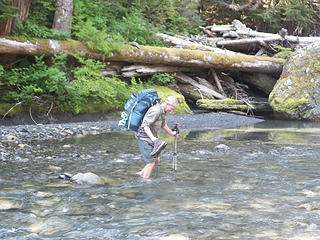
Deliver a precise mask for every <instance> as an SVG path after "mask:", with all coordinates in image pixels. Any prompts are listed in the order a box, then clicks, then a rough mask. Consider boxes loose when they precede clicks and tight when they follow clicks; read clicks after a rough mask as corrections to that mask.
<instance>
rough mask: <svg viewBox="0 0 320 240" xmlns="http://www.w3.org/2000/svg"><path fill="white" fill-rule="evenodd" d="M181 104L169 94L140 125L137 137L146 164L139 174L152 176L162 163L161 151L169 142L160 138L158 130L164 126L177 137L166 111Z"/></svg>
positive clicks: (151, 109)
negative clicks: (167, 119)
mask: <svg viewBox="0 0 320 240" xmlns="http://www.w3.org/2000/svg"><path fill="white" fill-rule="evenodd" d="M178 105H179V102H178V100H177V99H176V98H175V97H174V96H169V97H167V98H166V100H165V101H164V102H163V103H158V104H156V105H154V106H152V107H151V108H149V110H148V111H147V113H146V115H145V116H144V118H143V121H142V124H141V126H140V127H139V129H138V131H137V133H136V138H137V140H138V144H139V149H140V152H141V155H142V158H143V160H144V161H145V163H146V166H145V167H144V168H143V169H142V170H141V171H140V172H138V173H137V174H139V175H140V176H141V177H143V178H150V176H151V173H152V170H153V168H154V166H155V165H157V164H159V163H160V152H161V151H162V150H163V149H164V148H165V147H166V145H167V143H166V142H163V141H161V140H160V139H159V138H158V131H159V130H160V128H163V129H164V130H165V131H166V132H167V133H168V134H169V135H170V136H172V137H175V136H176V134H177V133H176V132H175V131H172V130H171V129H170V128H169V127H168V125H167V123H166V113H168V112H173V111H174V110H175V109H176V107H177V106H178Z"/></svg>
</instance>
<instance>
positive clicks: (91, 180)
mask: <svg viewBox="0 0 320 240" xmlns="http://www.w3.org/2000/svg"><path fill="white" fill-rule="evenodd" d="M71 181H74V182H76V183H78V184H103V180H102V179H101V178H100V177H99V176H98V175H96V174H94V173H91V172H87V173H77V174H76V175H74V176H73V177H72V178H71Z"/></svg>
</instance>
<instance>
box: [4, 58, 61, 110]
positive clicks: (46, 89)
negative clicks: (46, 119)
mask: <svg viewBox="0 0 320 240" xmlns="http://www.w3.org/2000/svg"><path fill="white" fill-rule="evenodd" d="M65 58H66V56H64V58H63V60H64V59H65ZM60 60H61V59H60ZM53 63H54V64H53V66H50V67H48V66H47V65H46V64H45V62H44V61H43V57H36V58H35V63H34V64H32V65H31V66H29V67H28V68H13V69H9V70H8V71H6V72H5V73H4V74H2V76H1V80H2V82H3V83H4V84H5V85H6V86H7V88H10V89H11V91H8V92H6V93H5V94H4V95H3V96H2V97H1V100H2V101H4V102H19V101H22V102H24V103H25V104H27V105H30V104H32V103H34V102H39V101H40V102H57V103H60V104H62V103H64V102H65V101H66V100H67V90H66V85H67V82H66V76H65V73H64V72H61V71H60V70H59V68H58V66H59V64H58V63H57V62H56V61H55V58H54V60H53Z"/></svg>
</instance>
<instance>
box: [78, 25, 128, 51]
mask: <svg viewBox="0 0 320 240" xmlns="http://www.w3.org/2000/svg"><path fill="white" fill-rule="evenodd" d="M75 35H76V36H77V37H78V38H79V40H80V41H82V42H84V43H85V44H86V45H87V46H88V47H89V48H90V49H92V50H98V51H100V52H103V53H104V54H110V53H112V52H121V50H122V49H123V48H124V47H123V42H124V40H123V38H122V36H121V35H118V34H117V35H114V36H113V37H112V38H109V35H108V34H106V33H105V32H103V31H99V30H98V29H97V28H96V27H94V26H93V24H92V22H91V21H90V20H88V21H87V22H86V23H83V24H82V26H81V28H79V29H78V32H77V33H75Z"/></svg>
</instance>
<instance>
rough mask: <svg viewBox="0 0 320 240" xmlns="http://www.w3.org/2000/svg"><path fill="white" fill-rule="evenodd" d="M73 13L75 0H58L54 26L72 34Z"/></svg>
mask: <svg viewBox="0 0 320 240" xmlns="http://www.w3.org/2000/svg"><path fill="white" fill-rule="evenodd" d="M72 14H73V0H57V2H56V12H55V14H54V20H53V26H52V28H54V29H56V30H58V31H61V32H67V33H69V34H70V33H71V26H72V23H71V19H72Z"/></svg>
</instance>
